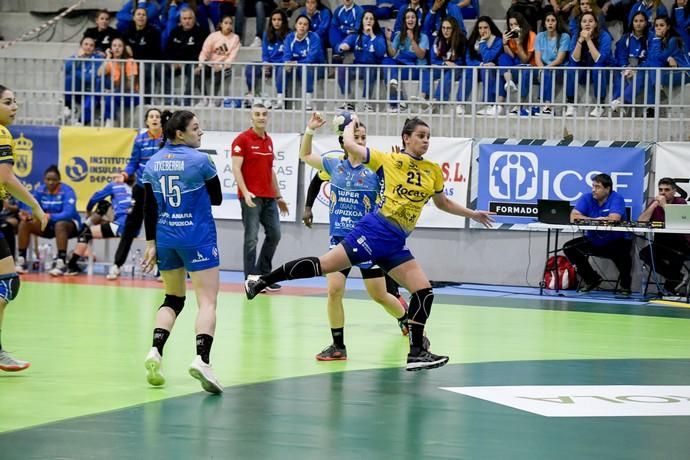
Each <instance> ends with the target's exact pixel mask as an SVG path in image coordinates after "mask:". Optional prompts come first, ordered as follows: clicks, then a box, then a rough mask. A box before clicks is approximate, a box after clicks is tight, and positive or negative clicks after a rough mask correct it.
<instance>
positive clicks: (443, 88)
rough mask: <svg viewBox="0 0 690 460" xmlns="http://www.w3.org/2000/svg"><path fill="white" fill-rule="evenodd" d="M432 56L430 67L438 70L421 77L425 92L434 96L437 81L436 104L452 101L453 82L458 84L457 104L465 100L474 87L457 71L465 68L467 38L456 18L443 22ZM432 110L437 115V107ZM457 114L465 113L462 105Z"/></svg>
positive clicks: (460, 71)
mask: <svg viewBox="0 0 690 460" xmlns="http://www.w3.org/2000/svg"><path fill="white" fill-rule="evenodd" d="M429 54H430V56H431V65H432V66H438V68H433V69H432V70H431V72H425V73H424V75H423V76H422V87H423V88H424V89H423V91H424V92H425V93H426V94H431V90H432V88H431V86H432V83H433V82H435V81H437V80H438V81H439V83H438V84H437V85H436V90H435V91H434V93H433V100H434V101H435V102H438V101H449V100H450V91H451V88H452V86H453V82H454V81H458V82H459V87H458V96H457V100H458V101H463V100H465V99H466V98H467V96H469V90H470V89H471V86H470V83H469V82H468V81H466V80H465V81H463V78H462V77H463V71H462V69H458V68H457V67H458V66H464V65H465V63H466V61H465V58H466V56H467V38H466V37H465V34H464V33H463V32H462V30H461V29H460V26H459V25H458V22H457V21H456V20H455V18H454V17H452V16H448V17H446V18H445V19H444V20H443V21H441V30H439V31H438V33H437V34H436V38H435V39H434V44H433V46H432V47H431V51H430V53H429ZM470 75H471V74H470ZM433 108H434V110H435V111H437V109H438V106H433ZM455 111H456V114H457V115H462V114H463V113H465V111H464V108H463V106H462V105H457V106H456V108H455Z"/></svg>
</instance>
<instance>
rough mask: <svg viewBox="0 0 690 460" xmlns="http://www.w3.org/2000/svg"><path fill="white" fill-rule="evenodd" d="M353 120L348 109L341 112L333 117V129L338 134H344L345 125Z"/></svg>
mask: <svg viewBox="0 0 690 460" xmlns="http://www.w3.org/2000/svg"><path fill="white" fill-rule="evenodd" d="M351 122H352V114H351V113H350V112H348V111H347V110H343V111H342V112H339V113H337V114H336V115H335V117H333V131H335V133H336V134H337V135H338V136H342V134H343V131H344V130H345V127H346V126H347V125H349V124H350V123H351Z"/></svg>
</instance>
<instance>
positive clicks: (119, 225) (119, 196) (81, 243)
mask: <svg viewBox="0 0 690 460" xmlns="http://www.w3.org/2000/svg"><path fill="white" fill-rule="evenodd" d="M136 181H137V176H136V175H135V174H132V175H131V176H129V177H128V178H127V180H126V181H125V182H116V181H113V182H110V183H109V184H107V185H106V186H105V187H103V188H102V189H101V190H99V191H97V192H96V193H94V194H93V195H92V196H91V199H89V202H88V203H87V205H86V213H87V215H89V218H88V219H87V220H86V222H85V223H84V224H85V225H84V227H83V228H82V230H81V232H80V233H79V237H78V238H77V246H76V247H75V248H74V252H72V257H71V258H70V260H69V262H67V271H65V276H72V275H78V274H79V273H81V268H80V267H79V264H78V262H79V259H80V258H82V257H84V256H85V255H86V252H87V250H88V248H89V245H90V243H91V240H93V239H94V238H95V239H101V238H116V237H119V236H122V235H123V233H124V231H125V228H126V221H127V219H128V218H129V216H130V214H131V212H132V209H133V207H134V202H135V200H137V201H142V204H141V206H142V208H143V198H144V194H143V188H141V187H139V188H138V189H135V185H136ZM135 190H140V191H141V193H139V195H138V196H137V197H136V198H135V197H134V191H135ZM106 198H110V203H109V205H108V206H103V204H102V203H108V202H107V201H105V199H106ZM94 207H95V208H96V213H95V214H96V215H97V216H99V217H98V218H95V219H93V217H95V216H93V209H94ZM109 207H112V209H113V219H112V222H107V221H106V220H104V219H103V216H104V214H105V212H107V208H109ZM104 211H105V212H104ZM140 228H141V224H140V226H139V229H140ZM139 229H137V232H136V234H135V235H134V236H135V237H136V236H137V235H138V234H139Z"/></svg>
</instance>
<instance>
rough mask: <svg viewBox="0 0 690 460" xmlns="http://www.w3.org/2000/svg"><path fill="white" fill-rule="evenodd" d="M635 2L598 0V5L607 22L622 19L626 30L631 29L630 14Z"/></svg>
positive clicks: (628, 0)
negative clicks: (629, 24) (629, 23)
mask: <svg viewBox="0 0 690 460" xmlns="http://www.w3.org/2000/svg"><path fill="white" fill-rule="evenodd" d="M633 3H635V1H634V0H597V5H598V6H599V8H600V9H601V14H603V15H604V18H605V20H606V23H608V24H611V23H612V22H613V21H620V22H621V23H622V24H623V30H624V31H625V32H628V31H629V27H628V14H629V13H630V8H632V5H633ZM602 24H603V22H602Z"/></svg>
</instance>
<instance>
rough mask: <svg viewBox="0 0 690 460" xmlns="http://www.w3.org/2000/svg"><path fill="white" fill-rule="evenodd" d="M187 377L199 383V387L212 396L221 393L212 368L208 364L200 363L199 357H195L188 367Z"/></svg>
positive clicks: (221, 390)
mask: <svg viewBox="0 0 690 460" xmlns="http://www.w3.org/2000/svg"><path fill="white" fill-rule="evenodd" d="M189 375H191V376H192V377H194V378H195V379H197V380H198V381H199V382H201V387H202V388H203V389H204V390H206V391H208V392H209V393H213V394H220V393H222V392H223V386H222V385H221V384H220V382H219V381H218V379H217V378H216V374H215V373H214V372H213V368H212V367H211V365H210V364H206V363H205V362H203V361H202V359H201V356H199V355H197V356H196V358H194V361H192V364H190V365H189Z"/></svg>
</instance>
